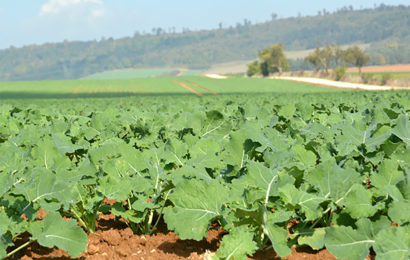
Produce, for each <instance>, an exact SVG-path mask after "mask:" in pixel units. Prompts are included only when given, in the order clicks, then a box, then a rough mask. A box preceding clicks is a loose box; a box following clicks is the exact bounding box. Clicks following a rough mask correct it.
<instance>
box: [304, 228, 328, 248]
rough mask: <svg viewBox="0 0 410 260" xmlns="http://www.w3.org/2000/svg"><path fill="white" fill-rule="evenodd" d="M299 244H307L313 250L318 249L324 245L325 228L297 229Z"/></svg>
mask: <svg viewBox="0 0 410 260" xmlns="http://www.w3.org/2000/svg"><path fill="white" fill-rule="evenodd" d="M297 232H298V234H299V235H300V236H299V238H298V244H299V245H308V246H310V247H311V248H312V249H314V250H320V249H322V248H323V246H324V245H325V235H326V230H325V228H314V229H298V230H297Z"/></svg>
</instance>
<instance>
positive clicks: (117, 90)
mask: <svg viewBox="0 0 410 260" xmlns="http://www.w3.org/2000/svg"><path fill="white" fill-rule="evenodd" d="M184 86H185V87H184ZM192 90H194V91H196V92H198V93H199V94H202V95H214V94H213V93H216V94H241V93H243V94H258V93H316V92H333V91H335V90H334V89H328V88H321V87H314V86H311V85H307V84H301V83H296V82H289V81H281V80H272V79H253V78H229V79H209V78H205V77H168V78H166V77H164V78H153V79H127V80H67V81H33V82H0V99H16V98H17V99H19V98H30V99H41V98H87V97H96V98H98V97H104V98H106V97H127V96H138V95H158V96H159V95H196V94H195V93H194V92H193V91H192Z"/></svg>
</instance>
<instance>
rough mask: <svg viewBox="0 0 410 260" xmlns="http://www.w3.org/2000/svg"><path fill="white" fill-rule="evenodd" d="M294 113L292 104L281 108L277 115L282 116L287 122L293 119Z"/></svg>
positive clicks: (294, 108)
mask: <svg viewBox="0 0 410 260" xmlns="http://www.w3.org/2000/svg"><path fill="white" fill-rule="evenodd" d="M295 111H296V107H295V105H294V104H293V103H288V104H287V105H285V106H282V107H281V109H280V110H279V112H278V115H279V116H283V117H284V118H286V119H288V120H289V119H291V118H292V117H293V115H294V114H295Z"/></svg>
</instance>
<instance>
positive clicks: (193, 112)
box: [0, 77, 410, 259]
mask: <svg viewBox="0 0 410 260" xmlns="http://www.w3.org/2000/svg"><path fill="white" fill-rule="evenodd" d="M189 89H191V90H194V91H196V92H197V94H195V93H193V92H192V91H191V90H189ZM198 94H201V95H204V96H203V97H198ZM409 115H410V91H396V92H394V91H386V92H366V91H338V90H335V89H330V88H321V87H314V86H310V85H305V84H299V83H294V82H287V81H280V80H271V79H252V78H251V79H248V78H230V79H209V78H204V77H174V78H154V79H132V80H130V79H128V80H78V81H38V82H2V83H0V151H1V152H0V259H5V258H7V259H11V258H13V259H17V258H19V256H20V255H19V253H20V252H18V251H24V250H25V248H26V247H28V246H29V245H30V244H31V243H37V245H36V244H34V245H36V246H43V247H47V248H54V247H57V248H60V249H63V250H65V251H67V253H68V254H69V255H71V256H72V257H77V256H80V255H81V253H82V252H84V251H86V250H87V245H88V238H89V235H91V234H92V233H94V232H96V231H97V232H98V231H101V230H99V229H100V228H101V227H100V226H99V225H97V223H98V221H99V219H100V217H101V215H103V214H112V215H114V216H115V217H116V220H115V221H116V223H118V224H119V225H118V226H121V227H122V228H127V229H130V230H129V231H131V232H132V233H134V234H137V235H144V236H145V238H146V239H147V240H149V239H150V237H149V236H150V235H151V234H153V233H154V232H155V231H156V227H157V225H158V223H160V221H162V222H163V223H165V224H166V228H167V229H166V232H171V231H172V232H175V234H177V235H178V236H179V238H180V239H182V240H187V239H189V240H196V241H201V240H202V239H204V238H205V237H206V236H207V232H208V230H209V229H210V228H213V227H215V226H217V227H219V228H220V229H222V230H224V231H226V232H225V234H224V236H223V238H221V239H220V240H219V243H220V246H219V248H218V249H217V252H216V254H217V257H218V258H217V259H246V258H247V256H252V255H254V253H255V252H256V251H257V250H261V251H264V250H266V251H265V252H264V253H268V252H271V251H268V250H270V249H272V248H273V249H274V250H275V252H276V253H277V254H278V255H279V256H280V257H285V256H288V255H290V254H292V250H291V248H292V247H305V248H306V247H310V248H311V249H312V250H321V249H326V250H328V251H329V252H330V253H331V254H332V255H334V256H335V257H337V258H338V259H365V258H366V257H367V256H368V255H369V254H370V252H371V251H372V252H374V253H375V254H376V255H377V259H379V257H380V259H407V258H408V256H410V248H409V243H410V241H409V240H410V237H409V235H408V234H409V232H410V219H409V216H408V212H409V209H410V194H409V190H410V178H409V174H410V172H409V169H410V161H409V160H408V158H410V135H409V133H410V129H409V128H410V122H409ZM107 199H108V200H110V201H115V202H114V204H113V205H110V204H108V203H106V201H107ZM40 211H46V212H47V214H46V215H45V217H44V218H38V217H37V216H38V213H39V212H40ZM22 216H24V217H22ZM295 220H296V221H295ZM104 221H106V220H104ZM97 234H98V233H97ZM23 239H24V241H25V242H24V244H23V243H21V242H20V241H22V240H23ZM386 240H388V241H389V243H386ZM67 241H70V243H67ZM132 253H134V252H132ZM272 257H273V255H272ZM118 258H120V257H118Z"/></svg>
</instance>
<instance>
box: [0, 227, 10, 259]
mask: <svg viewBox="0 0 410 260" xmlns="http://www.w3.org/2000/svg"><path fill="white" fill-rule="evenodd" d="M12 245H13V241H12V239H11V237H9V236H5V235H3V234H1V233H0V259H3V258H5V257H6V255H7V251H6V250H7V248H8V247H9V246H12Z"/></svg>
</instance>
